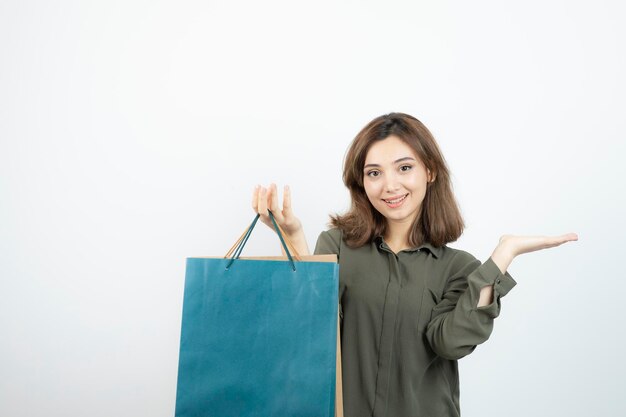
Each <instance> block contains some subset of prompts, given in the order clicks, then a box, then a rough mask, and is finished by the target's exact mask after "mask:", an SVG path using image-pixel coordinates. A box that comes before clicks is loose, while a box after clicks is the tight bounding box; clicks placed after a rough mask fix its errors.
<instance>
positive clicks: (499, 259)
mask: <svg viewBox="0 0 626 417" xmlns="http://www.w3.org/2000/svg"><path fill="white" fill-rule="evenodd" d="M576 240H578V235H577V234H576V233H567V234H564V235H560V236H515V235H504V236H502V237H501V238H500V242H499V243H498V246H497V247H496V249H495V250H494V251H493V254H492V255H491V259H493V261H494V262H495V263H496V265H498V267H499V268H500V270H501V271H502V273H504V272H505V271H506V270H507V268H508V267H509V265H510V263H511V262H512V261H513V258H515V257H516V256H517V255H521V254H522V253H528V252H535V251H538V250H541V249H548V248H554V247H555V246H560V245H562V244H563V243H566V242H571V241H576Z"/></svg>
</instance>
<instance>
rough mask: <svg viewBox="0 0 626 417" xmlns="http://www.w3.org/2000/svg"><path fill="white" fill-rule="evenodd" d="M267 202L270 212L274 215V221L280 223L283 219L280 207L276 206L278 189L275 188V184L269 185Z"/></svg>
mask: <svg viewBox="0 0 626 417" xmlns="http://www.w3.org/2000/svg"><path fill="white" fill-rule="evenodd" d="M269 201H270V203H269V204H270V210H272V214H274V217H275V218H276V221H277V222H279V223H282V221H283V220H284V219H283V214H282V213H281V210H280V207H279V206H278V189H277V188H276V184H272V185H270V196H269Z"/></svg>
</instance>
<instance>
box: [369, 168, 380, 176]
mask: <svg viewBox="0 0 626 417" xmlns="http://www.w3.org/2000/svg"><path fill="white" fill-rule="evenodd" d="M379 175H380V171H377V170H375V169H373V170H371V171H369V172H368V173H367V176H368V177H378V176H379Z"/></svg>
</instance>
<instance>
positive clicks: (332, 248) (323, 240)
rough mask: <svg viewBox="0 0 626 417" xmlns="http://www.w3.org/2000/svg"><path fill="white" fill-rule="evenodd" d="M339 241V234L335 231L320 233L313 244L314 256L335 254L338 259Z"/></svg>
mask: <svg viewBox="0 0 626 417" xmlns="http://www.w3.org/2000/svg"><path fill="white" fill-rule="evenodd" d="M340 241H341V232H339V230H337V229H331V230H327V231H325V232H322V233H320V235H319V237H318V238H317V243H316V244H315V251H314V252H313V253H314V254H315V255H331V254H335V255H337V257H339V244H340Z"/></svg>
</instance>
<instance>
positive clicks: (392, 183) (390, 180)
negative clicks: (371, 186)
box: [385, 172, 400, 193]
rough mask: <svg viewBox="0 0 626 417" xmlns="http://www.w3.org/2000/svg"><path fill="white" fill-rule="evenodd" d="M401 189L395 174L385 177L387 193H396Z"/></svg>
mask: <svg viewBox="0 0 626 417" xmlns="http://www.w3.org/2000/svg"><path fill="white" fill-rule="evenodd" d="M399 189H400V182H399V181H398V177H397V175H396V173H395V172H392V173H389V174H387V175H386V176H385V191H386V192H388V193H394V192H396V191H398V190H399Z"/></svg>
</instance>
